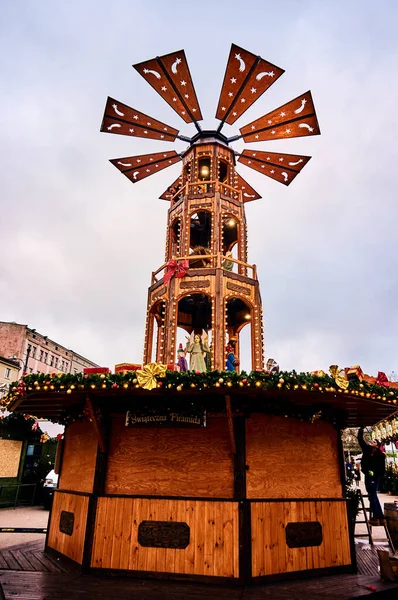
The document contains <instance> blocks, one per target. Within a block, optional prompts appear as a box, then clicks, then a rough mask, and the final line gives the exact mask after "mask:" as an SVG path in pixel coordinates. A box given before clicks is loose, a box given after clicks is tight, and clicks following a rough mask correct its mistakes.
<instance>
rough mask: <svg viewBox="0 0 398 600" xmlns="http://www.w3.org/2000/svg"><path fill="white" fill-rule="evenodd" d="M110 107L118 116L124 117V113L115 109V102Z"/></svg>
mask: <svg viewBox="0 0 398 600" xmlns="http://www.w3.org/2000/svg"><path fill="white" fill-rule="evenodd" d="M112 108H113V110H114V111H115V113H116V114H117V115H119V117H124V113H122V112H121V111H120V110H118V109H117V104H112Z"/></svg>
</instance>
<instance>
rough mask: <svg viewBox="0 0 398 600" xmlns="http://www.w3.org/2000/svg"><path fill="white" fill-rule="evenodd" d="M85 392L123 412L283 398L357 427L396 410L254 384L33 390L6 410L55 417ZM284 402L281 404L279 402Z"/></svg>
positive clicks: (254, 404) (256, 404)
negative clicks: (188, 402) (136, 402)
mask: <svg viewBox="0 0 398 600" xmlns="http://www.w3.org/2000/svg"><path fill="white" fill-rule="evenodd" d="M87 395H89V396H90V397H92V398H93V399H95V400H96V402H99V404H100V405H101V406H102V407H105V406H106V402H105V401H106V400H107V399H112V410H119V411H121V412H124V411H125V410H128V409H129V405H130V403H131V400H132V399H136V398H137V397H138V398H143V399H144V401H145V402H146V403H147V402H148V400H153V401H154V403H155V404H156V403H157V401H158V400H159V399H160V398H163V397H164V396H165V395H166V396H167V398H170V399H171V398H177V399H178V398H182V397H183V396H186V395H189V396H190V397H193V398H196V399H201V400H202V401H203V402H204V404H205V406H206V405H210V403H211V402H212V401H214V399H215V398H219V399H220V401H223V397H225V396H226V395H229V396H230V397H231V401H232V402H235V403H237V402H238V403H239V402H242V404H245V405H246V406H247V407H249V409H250V410H252V411H253V410H254V411H259V412H261V410H262V409H263V410H264V411H266V412H267V409H268V410H269V406H268V405H266V404H264V407H262V405H261V403H262V400H264V401H265V402H267V403H268V402H269V401H271V402H276V403H278V401H283V402H285V403H287V404H290V405H297V406H303V407H311V406H313V407H314V409H315V408H317V409H318V408H319V409H320V410H322V406H323V407H325V408H326V407H331V408H332V409H333V410H335V411H336V412H339V413H340V414H341V413H344V414H345V420H346V423H347V425H346V426H349V427H357V426H360V425H364V426H367V425H374V424H375V423H377V422H379V421H382V420H384V419H387V418H389V417H390V416H392V415H393V414H394V413H395V412H396V411H397V407H396V404H393V403H392V402H389V401H383V400H378V399H371V398H366V397H361V396H357V395H354V394H344V393H339V392H318V391H305V390H297V391H292V390H279V389H268V390H261V389H257V388H255V387H250V388H248V387H243V388H235V387H233V388H226V387H219V388H212V389H211V390H209V389H206V390H203V391H201V390H195V389H190V390H186V391H182V392H177V391H176V390H167V392H166V393H165V391H164V390H163V389H161V388H159V389H156V390H152V391H151V392H149V391H147V390H144V389H128V390H125V389H112V390H110V389H106V390H103V389H98V390H78V391H74V392H73V393H72V394H67V393H66V391H65V392H63V391H61V392H45V393H41V392H32V393H29V394H27V395H26V396H25V397H23V398H18V399H17V400H15V401H14V402H13V403H12V404H11V405H10V406H9V407H8V410H10V411H14V412H17V413H24V414H33V415H35V416H37V417H51V418H53V419H57V418H59V417H60V415H61V414H62V413H63V412H64V411H65V410H67V409H68V408H71V407H72V406H76V405H81V406H83V405H84V404H85V403H86V398H87ZM281 406H283V404H281Z"/></svg>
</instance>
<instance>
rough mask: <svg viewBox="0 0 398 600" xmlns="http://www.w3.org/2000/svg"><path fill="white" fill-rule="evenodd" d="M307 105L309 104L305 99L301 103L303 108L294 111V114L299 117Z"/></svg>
mask: <svg viewBox="0 0 398 600" xmlns="http://www.w3.org/2000/svg"><path fill="white" fill-rule="evenodd" d="M306 104H307V100H306V99H305V98H304V99H303V100H302V101H301V106H300V108H296V110H295V111H294V114H295V115H299V114H300V113H301V112H302V111H303V110H304V106H305V105H306Z"/></svg>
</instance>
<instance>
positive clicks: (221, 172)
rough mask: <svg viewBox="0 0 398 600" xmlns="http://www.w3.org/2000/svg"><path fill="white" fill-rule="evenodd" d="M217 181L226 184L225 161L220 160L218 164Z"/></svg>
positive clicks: (226, 164) (226, 167)
mask: <svg viewBox="0 0 398 600" xmlns="http://www.w3.org/2000/svg"><path fill="white" fill-rule="evenodd" d="M218 180H219V181H221V183H228V163H227V161H225V160H220V161H219V163H218Z"/></svg>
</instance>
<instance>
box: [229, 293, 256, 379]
mask: <svg viewBox="0 0 398 600" xmlns="http://www.w3.org/2000/svg"><path fill="white" fill-rule="evenodd" d="M225 310H226V315H225V316H226V326H227V328H226V346H227V347H228V345H230V346H232V348H233V351H234V355H235V358H236V360H237V362H238V364H237V365H236V366H235V368H236V370H238V371H240V370H242V369H243V370H247V371H250V370H251V368H252V367H251V362H252V356H251V347H252V340H251V338H252V332H251V319H252V307H251V306H250V304H248V303H246V302H245V301H244V300H242V299H241V298H229V299H228V300H227V302H226V307H225ZM243 329H245V331H244V332H242V330H243Z"/></svg>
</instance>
